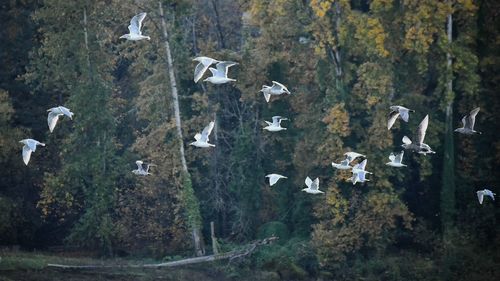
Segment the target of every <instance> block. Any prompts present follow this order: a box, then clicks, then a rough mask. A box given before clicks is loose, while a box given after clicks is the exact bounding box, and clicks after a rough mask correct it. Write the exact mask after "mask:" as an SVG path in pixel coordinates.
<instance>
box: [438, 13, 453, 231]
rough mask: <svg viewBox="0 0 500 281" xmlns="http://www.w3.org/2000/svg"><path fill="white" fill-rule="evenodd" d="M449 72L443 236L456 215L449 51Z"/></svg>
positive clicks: (449, 22) (450, 25) (444, 162)
mask: <svg viewBox="0 0 500 281" xmlns="http://www.w3.org/2000/svg"><path fill="white" fill-rule="evenodd" d="M452 23H453V20H452V15H451V14H450V15H448V24H447V35H448V43H449V44H450V45H451V42H452V31H453V30H452ZM446 57H447V70H448V75H449V80H448V83H447V88H446V95H445V96H446V99H447V102H448V103H447V106H446V121H445V138H444V159H443V179H442V180H443V187H442V189H441V226H442V229H443V235H444V236H446V235H447V234H448V232H449V231H450V230H451V229H452V228H453V226H454V215H455V157H454V150H455V148H454V143H453V100H454V98H453V73H452V58H451V54H450V52H449V51H448V53H447V54H446Z"/></svg>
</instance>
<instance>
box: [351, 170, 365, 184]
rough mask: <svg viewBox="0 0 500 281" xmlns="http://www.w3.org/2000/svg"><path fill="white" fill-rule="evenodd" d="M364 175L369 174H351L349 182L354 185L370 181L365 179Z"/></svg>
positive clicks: (362, 172) (361, 172)
mask: <svg viewBox="0 0 500 281" xmlns="http://www.w3.org/2000/svg"><path fill="white" fill-rule="evenodd" d="M366 174H369V173H368V172H364V171H360V172H358V173H354V174H352V177H350V178H349V180H350V181H351V182H352V185H355V184H356V183H358V182H365V181H370V180H369V179H367V178H366Z"/></svg>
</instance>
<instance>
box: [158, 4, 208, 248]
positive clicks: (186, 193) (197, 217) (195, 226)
mask: <svg viewBox="0 0 500 281" xmlns="http://www.w3.org/2000/svg"><path fill="white" fill-rule="evenodd" d="M158 6H159V10H160V17H161V27H162V32H163V43H164V47H165V52H166V55H167V69H168V75H169V79H170V90H171V94H172V104H173V107H174V118H175V125H176V127H177V138H178V142H179V154H180V158H181V163H182V172H183V175H182V181H183V198H184V200H185V204H186V208H187V215H188V224H189V226H190V228H191V231H192V238H193V244H194V248H195V253H196V255H197V256H202V255H204V253H205V250H204V247H203V237H202V235H201V214H200V207H199V202H198V199H197V198H196V196H195V195H194V191H193V187H192V183H191V176H190V174H189V171H188V168H187V164H186V156H185V152H184V142H183V137H182V127H181V115H180V108H179V96H178V92H177V82H176V80H175V72H174V63H173V60H172V53H171V51H170V44H169V42H168V32H167V23H166V21H165V14H164V12H163V6H162V3H161V1H158Z"/></svg>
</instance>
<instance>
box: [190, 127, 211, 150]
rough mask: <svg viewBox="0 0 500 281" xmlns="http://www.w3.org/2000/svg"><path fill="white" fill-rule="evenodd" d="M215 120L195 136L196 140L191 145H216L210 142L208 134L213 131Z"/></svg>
mask: <svg viewBox="0 0 500 281" xmlns="http://www.w3.org/2000/svg"><path fill="white" fill-rule="evenodd" d="M214 125H215V121H211V122H210V123H209V124H208V125H207V126H206V127H205V128H204V129H203V131H202V132H201V134H200V133H198V134H196V135H195V136H194V139H195V140H196V141H195V142H192V143H190V144H189V145H194V146H196V147H215V145H214V144H211V143H208V136H209V135H210V133H211V132H212V129H213V128H214Z"/></svg>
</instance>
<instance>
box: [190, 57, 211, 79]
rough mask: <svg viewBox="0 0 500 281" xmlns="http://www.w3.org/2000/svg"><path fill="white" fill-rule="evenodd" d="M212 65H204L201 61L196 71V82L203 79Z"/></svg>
mask: <svg viewBox="0 0 500 281" xmlns="http://www.w3.org/2000/svg"><path fill="white" fill-rule="evenodd" d="M210 65H211V64H203V61H201V62H200V63H198V64H197V65H196V67H195V69H194V82H195V83H196V82H198V80H200V79H201V77H202V76H203V74H205V72H206V71H207V69H208V67H209V66H210Z"/></svg>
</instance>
